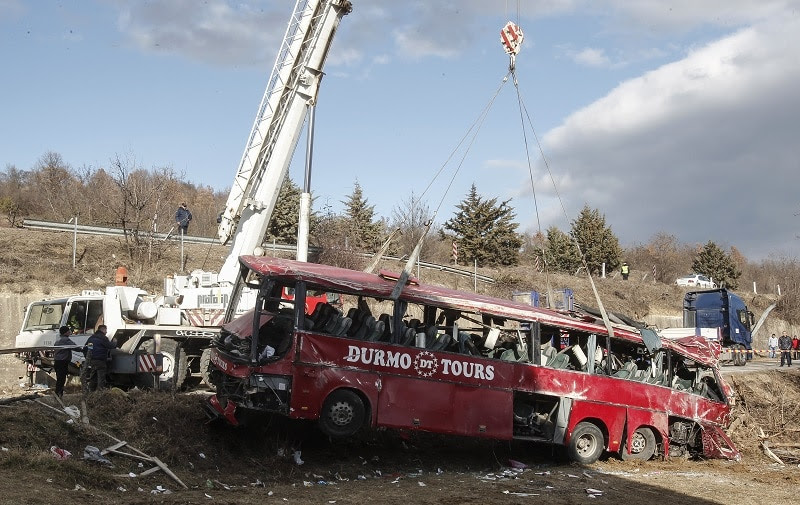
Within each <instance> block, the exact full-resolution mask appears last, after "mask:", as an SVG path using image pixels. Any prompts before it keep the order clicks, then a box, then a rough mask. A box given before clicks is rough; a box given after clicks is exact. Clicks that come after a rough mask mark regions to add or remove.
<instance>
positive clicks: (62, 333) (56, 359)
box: [53, 326, 75, 398]
mask: <svg viewBox="0 0 800 505" xmlns="http://www.w3.org/2000/svg"><path fill="white" fill-rule="evenodd" d="M71 334H72V328H70V327H69V326H62V327H61V328H60V329H59V330H58V338H57V339H56V341H55V343H54V344H53V345H57V346H61V345H63V346H68V345H72V346H74V345H75V342H73V341H72V339H71V338H69V336H70V335H71ZM71 359H72V349H58V350H57V351H56V352H55V356H53V368H54V369H55V371H56V396H58V397H59V398H61V397H62V396H63V395H64V384H66V383H67V371H68V370H69V362H70V360H71Z"/></svg>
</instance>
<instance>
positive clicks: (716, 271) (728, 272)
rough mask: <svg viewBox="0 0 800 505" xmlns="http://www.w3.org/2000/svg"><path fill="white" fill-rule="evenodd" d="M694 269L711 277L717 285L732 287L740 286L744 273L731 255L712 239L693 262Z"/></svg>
mask: <svg viewBox="0 0 800 505" xmlns="http://www.w3.org/2000/svg"><path fill="white" fill-rule="evenodd" d="M692 269H693V270H694V271H695V272H697V273H699V274H704V275H707V276H709V277H711V278H712V279H713V280H714V282H716V283H717V285H719V286H725V287H728V288H731V289H736V288H737V287H738V284H739V283H738V280H739V277H740V276H741V275H742V272H741V271H740V270H739V269H738V268H737V267H736V264H735V263H734V261H733V259H732V258H731V257H730V255H728V254H726V253H725V251H723V250H722V249H720V248H719V247H718V246H717V244H715V243H714V242H712V241H710V240H709V241H708V243H707V244H706V245H705V246H703V248H702V249H700V251H698V253H697V256H695V258H694V261H693V262H692Z"/></svg>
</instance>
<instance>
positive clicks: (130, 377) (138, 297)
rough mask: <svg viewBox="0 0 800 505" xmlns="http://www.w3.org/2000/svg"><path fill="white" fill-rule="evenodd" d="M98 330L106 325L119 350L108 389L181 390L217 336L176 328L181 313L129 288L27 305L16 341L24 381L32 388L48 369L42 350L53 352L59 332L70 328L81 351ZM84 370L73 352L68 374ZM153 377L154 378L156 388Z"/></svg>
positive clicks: (80, 356)
mask: <svg viewBox="0 0 800 505" xmlns="http://www.w3.org/2000/svg"><path fill="white" fill-rule="evenodd" d="M161 302H163V301H161ZM100 324H105V325H106V327H107V328H108V338H110V339H113V341H114V342H115V344H116V346H117V348H118V349H117V350H116V352H115V353H113V356H112V362H111V364H110V366H109V374H110V375H111V376H112V377H110V379H111V380H110V381H109V383H110V384H112V385H118V386H130V385H139V386H150V385H153V386H157V387H158V388H159V389H175V388H178V387H180V386H181V385H182V384H183V382H184V380H185V379H186V378H187V377H188V376H189V374H190V371H191V369H192V367H193V366H194V367H195V368H197V371H198V372H199V368H200V367H199V365H200V364H199V358H200V353H201V352H202V348H203V347H205V345H206V343H207V342H208V340H209V339H210V338H211V337H212V336H214V335H215V334H216V332H215V331H213V330H208V329H203V328H196V327H192V326H184V325H181V314H180V309H177V308H175V307H169V306H166V305H163V303H159V301H158V300H157V299H156V298H155V297H153V296H151V295H148V294H147V293H146V292H145V291H143V290H141V289H139V288H135V287H131V286H109V287H107V288H106V290H105V292H103V291H98V290H84V291H82V292H81V294H79V295H72V296H66V297H61V298H54V299H49V300H40V301H36V302H32V303H30V304H29V305H28V307H27V308H26V310H25V316H24V318H23V322H22V327H21V328H20V332H19V334H18V335H17V337H16V341H15V349H18V350H19V352H18V357H19V358H20V359H21V360H23V361H24V362H25V363H26V365H27V374H28V379H29V381H30V382H31V383H32V382H33V380H34V375H35V372H36V371H37V370H39V369H41V370H45V371H49V370H51V369H52V367H53V356H52V352H51V350H48V349H41V348H47V347H51V346H53V344H54V343H55V340H56V339H57V338H58V329H59V327H61V326H70V327H71V328H72V330H73V335H72V336H71V337H70V338H71V339H72V341H73V342H75V344H76V346H79V347H80V346H83V345H84V344H85V343H86V341H87V340H88V338H89V337H90V336H91V335H92V333H94V332H95V330H96V328H97V326H99V325H100ZM144 356H148V357H147V358H145V357H144ZM195 362H196V363H195ZM83 364H84V356H83V353H82V352H80V351H79V350H76V351H73V355H72V360H71V364H70V368H69V372H70V373H71V374H73V375H80V372H81V369H82V367H83ZM153 374H155V375H157V376H158V380H157V381H155V382H154V380H153ZM156 382H157V383H156Z"/></svg>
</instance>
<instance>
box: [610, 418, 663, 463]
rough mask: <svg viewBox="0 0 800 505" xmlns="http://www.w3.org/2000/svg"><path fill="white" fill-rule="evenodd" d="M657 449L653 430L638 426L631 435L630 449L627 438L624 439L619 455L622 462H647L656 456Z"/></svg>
mask: <svg viewBox="0 0 800 505" xmlns="http://www.w3.org/2000/svg"><path fill="white" fill-rule="evenodd" d="M657 447H658V440H657V438H656V434H655V430H653V428H651V427H649V426H640V427H638V428H636V430H635V431H634V432H633V434H632V435H631V444H630V448H629V447H628V443H627V436H626V437H625V440H624V441H623V443H622V446H621V447H620V450H619V454H620V457H621V458H622V460H623V461H633V460H636V461H647V460H649V459H650V458H652V457H653V456H654V455H655V454H656V449H657Z"/></svg>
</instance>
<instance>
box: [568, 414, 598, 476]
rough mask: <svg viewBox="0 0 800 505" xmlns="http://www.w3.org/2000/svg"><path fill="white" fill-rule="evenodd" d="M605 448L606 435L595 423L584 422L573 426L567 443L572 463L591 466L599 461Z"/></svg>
mask: <svg viewBox="0 0 800 505" xmlns="http://www.w3.org/2000/svg"><path fill="white" fill-rule="evenodd" d="M605 447H606V435H605V433H604V432H603V430H602V429H601V428H600V426H598V425H597V424H596V423H595V422H592V421H589V420H584V421H581V422H579V423H578V424H576V425H575V427H574V428H573V429H572V433H571V434H570V437H569V442H568V443H567V455H568V456H569V458H570V459H571V460H572V461H575V462H577V463H581V464H586V465H588V464H591V463H594V462H595V461H597V460H598V459H600V456H601V455H602V454H603V451H604V450H605Z"/></svg>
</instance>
